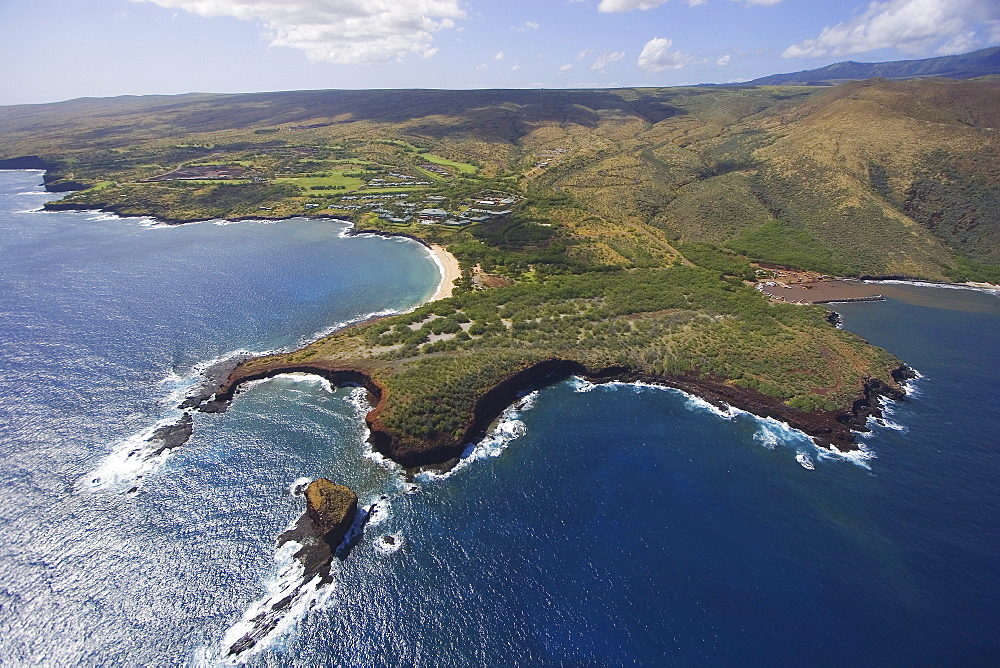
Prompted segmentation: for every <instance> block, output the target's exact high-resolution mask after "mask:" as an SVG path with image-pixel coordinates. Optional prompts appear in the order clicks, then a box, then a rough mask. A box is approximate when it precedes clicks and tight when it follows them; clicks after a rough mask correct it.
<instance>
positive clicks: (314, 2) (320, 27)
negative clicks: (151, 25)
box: [134, 0, 465, 63]
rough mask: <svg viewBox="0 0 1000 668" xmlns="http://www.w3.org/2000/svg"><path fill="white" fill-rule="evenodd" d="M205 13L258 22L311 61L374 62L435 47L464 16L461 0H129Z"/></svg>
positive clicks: (273, 39) (276, 42)
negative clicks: (438, 35)
mask: <svg viewBox="0 0 1000 668" xmlns="http://www.w3.org/2000/svg"><path fill="white" fill-rule="evenodd" d="M134 1H135V2H152V3H155V4H157V5H160V6H161V7H168V8H171V9H183V10H185V11H187V12H190V13H192V14H197V15H198V16H205V17H215V16H231V17H234V18H237V19H240V20H243V21H260V22H261V23H262V24H263V25H264V28H265V31H266V34H267V36H268V39H269V40H270V44H271V46H287V47H291V48H294V49H299V50H301V51H303V52H304V53H305V54H306V57H308V58H309V60H311V61H313V62H318V61H326V62H331V63H375V62H386V61H391V60H400V59H402V58H404V57H406V56H408V55H411V54H417V55H420V56H423V57H425V58H429V57H431V56H433V55H434V53H435V52H436V51H437V49H436V48H434V47H433V46H432V45H433V43H434V33H436V32H438V31H440V30H444V29H448V28H453V27H454V26H455V20H456V19H462V18H465V11H464V10H463V9H462V8H461V6H460V0H408V1H407V2H398V1H397V0H282V1H281V2H277V1H275V0H134Z"/></svg>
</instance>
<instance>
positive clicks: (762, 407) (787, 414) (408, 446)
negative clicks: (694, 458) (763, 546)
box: [198, 359, 915, 471]
mask: <svg viewBox="0 0 1000 668" xmlns="http://www.w3.org/2000/svg"><path fill="white" fill-rule="evenodd" d="M283 373H308V374H315V375H318V376H321V377H323V378H326V379H327V380H329V381H330V382H331V383H333V384H335V385H360V386H362V387H364V388H365V389H367V390H368V392H369V395H370V397H371V399H372V401H373V403H374V404H375V408H374V409H373V410H372V411H370V412H369V413H368V414H367V415H366V416H365V422H366V424H367V425H368V428H369V431H370V436H369V442H370V444H371V447H372V449H373V450H375V451H376V452H379V453H380V454H382V455H384V456H385V457H387V458H389V459H392V460H393V461H395V462H396V463H398V464H399V465H400V466H402V467H403V468H405V469H407V470H410V471H413V470H417V469H420V468H424V467H428V468H436V469H450V468H451V467H452V466H454V465H455V464H456V463H457V462H458V459H459V458H460V457H461V455H462V453H463V451H464V450H465V447H466V446H467V445H468V444H469V443H474V442H477V441H479V440H481V439H482V438H483V437H484V436H485V435H486V433H487V432H488V430H489V428H490V426H491V425H492V424H493V423H494V422H495V421H496V419H497V418H499V417H500V415H501V414H502V413H503V411H504V410H506V409H507V408H508V407H509V406H510V405H511V404H513V403H515V402H516V401H517V399H518V398H519V397H520V396H521V395H523V393H524V392H525V391H528V390H530V389H532V388H537V387H542V386H546V385H550V384H552V383H555V382H558V381H560V380H563V379H565V378H568V377H570V376H580V377H582V378H584V379H586V380H588V381H590V382H594V383H606V382H612V381H621V382H644V383H651V384H656V385H663V386H667V387H674V388H677V389H679V390H682V391H684V392H687V393H689V394H692V395H694V396H697V397H700V398H702V399H704V400H706V401H708V402H710V403H712V404H714V405H717V406H727V405H728V406H732V407H734V408H738V409H740V410H744V411H747V412H749V413H753V414H754V415H758V416H760V417H770V418H774V419H777V420H781V421H782V422H785V423H787V424H788V425H789V426H791V427H793V428H795V429H799V430H801V431H802V432H804V433H806V434H808V435H809V436H811V437H812V438H813V439H814V440H815V442H816V443H817V445H819V446H821V447H825V448H828V449H835V450H838V451H840V452H847V451H851V450H857V449H858V445H857V442H856V440H855V436H854V432H866V431H868V427H867V425H866V422H867V419H868V418H869V417H879V416H881V414H882V413H881V408H882V400H883V399H892V400H898V399H901V398H903V396H905V391H904V390H903V389H900V388H899V387H892V386H891V385H889V384H887V383H886V382H884V381H881V380H879V379H869V380H867V381H866V382H865V384H864V387H863V388H862V389H861V391H860V392H859V394H858V396H857V398H856V399H855V400H854V401H853V402H852V403H851V405H850V406H849V407H847V408H845V409H843V410H841V411H816V412H803V411H798V410H796V409H793V408H790V407H788V406H787V405H785V404H784V402H783V401H782V400H781V399H780V398H778V397H772V396H770V395H765V394H762V393H760V392H757V391H756V390H751V389H748V388H743V387H738V386H733V385H729V384H727V383H725V382H724V381H723V380H722V379H718V378H712V377H707V376H701V375H699V374H698V373H697V372H687V373H685V374H681V375H673V376H652V375H649V374H644V373H639V372H636V371H634V370H632V369H629V368H626V367H606V368H602V369H596V370H594V369H588V368H586V367H585V366H584V365H582V364H580V363H579V362H575V361H573V360H565V359H551V360H546V361H543V362H539V363H537V364H534V365H532V366H531V367H529V368H527V369H523V370H521V371H518V372H515V373H513V374H511V375H510V376H508V377H506V378H505V379H503V380H502V381H500V382H499V383H497V384H496V385H494V386H493V387H492V388H491V389H489V390H488V391H487V392H485V393H484V394H483V395H481V396H480V397H478V399H477V400H476V402H475V405H474V409H473V414H472V415H471V416H470V417H469V419H468V421H467V423H466V428H465V430H464V432H463V434H462V436H461V437H460V438H458V439H451V440H446V441H445V440H442V441H424V442H419V443H418V444H414V442H413V441H412V440H409V439H404V438H401V437H400V435H398V434H394V433H392V432H391V431H390V430H389V429H387V428H386V426H385V425H384V424H383V423H382V421H381V420H380V413H381V411H382V410H383V407H384V405H385V399H386V397H387V395H388V392H387V390H386V389H385V388H384V387H382V386H381V385H380V384H379V383H378V382H377V381H376V380H375V379H374V378H372V376H371V374H370V373H369V372H368V371H366V370H365V369H361V368H356V367H338V366H334V365H325V364H322V363H312V364H287V363H280V362H276V363H274V364H271V365H264V366H258V367H254V368H253V369H252V370H245V369H241V368H240V367H237V368H235V369H234V370H233V372H232V373H231V374H230V375H229V377H228V378H227V379H226V380H225V381H224V382H222V383H221V384H220V385H219V387H218V389H217V391H216V393H215V394H214V396H213V397H212V398H211V399H209V400H207V401H205V402H203V403H202V404H201V405H200V406H198V410H202V411H206V412H219V411H223V410H225V409H226V407H228V405H229V404H230V403H231V402H232V400H233V398H234V397H235V395H236V393H237V391H238V389H239V388H240V386H241V385H243V384H244V383H246V382H249V381H252V380H260V379H263V378H270V377H273V376H276V375H279V374H283ZM914 376H915V374H914V372H913V371H912V370H911V369H909V368H908V367H906V366H905V365H904V366H900V367H898V368H896V369H894V370H893V371H892V377H893V380H895V381H896V383H901V382H903V381H905V380H906V379H908V378H913V377H914Z"/></svg>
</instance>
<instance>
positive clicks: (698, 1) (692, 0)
mask: <svg viewBox="0 0 1000 668" xmlns="http://www.w3.org/2000/svg"><path fill="white" fill-rule="evenodd" d="M706 2H708V0H688V4H689V5H691V6H692V7H698V6H700V5H704V4H705V3H706Z"/></svg>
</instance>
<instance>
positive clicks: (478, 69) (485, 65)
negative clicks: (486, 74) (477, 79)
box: [476, 63, 489, 72]
mask: <svg viewBox="0 0 1000 668" xmlns="http://www.w3.org/2000/svg"><path fill="white" fill-rule="evenodd" d="M487 67H489V65H487V64H486V63H480V64H478V65H476V71H477V72H478V71H480V70H485V69H486V68H487Z"/></svg>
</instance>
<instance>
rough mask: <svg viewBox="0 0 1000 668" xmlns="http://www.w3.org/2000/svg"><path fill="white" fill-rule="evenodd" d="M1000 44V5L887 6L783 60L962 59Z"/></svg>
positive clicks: (892, 2)
mask: <svg viewBox="0 0 1000 668" xmlns="http://www.w3.org/2000/svg"><path fill="white" fill-rule="evenodd" d="M997 40H1000V3H997V2H996V0H885V1H884V2H878V1H876V2H872V3H870V4H869V5H868V7H867V8H866V9H865V10H864V12H862V13H861V14H859V15H858V16H856V17H854V18H852V19H851V20H849V21H844V22H842V23H838V24H837V25H835V26H827V27H825V28H823V30H822V31H821V32H820V34H819V36H818V37H816V38H814V39H806V40H803V41H802V42H799V43H798V44H793V45H792V46H790V47H788V48H787V49H785V52H784V53H783V54H781V57H782V58H819V57H824V56H846V55H849V54H853V53H864V52H866V51H875V50H877V49H899V50H900V51H902V52H904V53H908V54H911V55H929V54H931V53H937V54H939V55H943V54H949V53H961V52H963V51H968V50H970V49H973V48H975V47H976V46H979V45H983V44H989V43H993V42H995V41H997Z"/></svg>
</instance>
